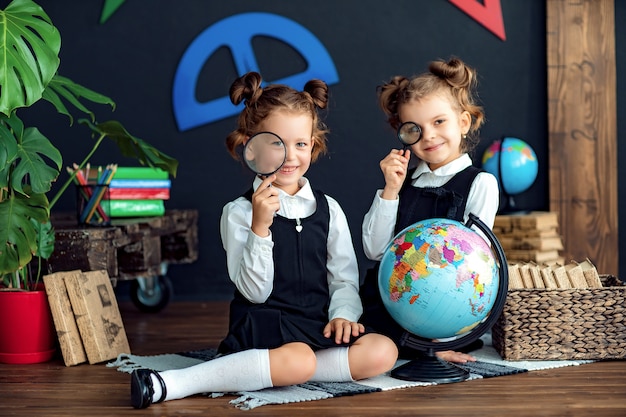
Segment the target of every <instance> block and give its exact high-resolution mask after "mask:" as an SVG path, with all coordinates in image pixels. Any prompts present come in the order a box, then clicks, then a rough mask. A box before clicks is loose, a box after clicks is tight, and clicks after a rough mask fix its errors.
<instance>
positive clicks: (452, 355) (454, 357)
mask: <svg viewBox="0 0 626 417" xmlns="http://www.w3.org/2000/svg"><path fill="white" fill-rule="evenodd" d="M435 354H436V355H437V357H438V358H439V359H443V360H444V361H448V362H455V363H466V362H476V358H475V357H473V356H472V355H468V354H467V353H461V352H455V351H453V350H444V351H441V352H436V353H435Z"/></svg>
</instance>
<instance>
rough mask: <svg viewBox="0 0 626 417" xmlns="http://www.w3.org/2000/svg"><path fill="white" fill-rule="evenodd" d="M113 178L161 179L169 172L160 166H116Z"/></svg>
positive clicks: (167, 175)
mask: <svg viewBox="0 0 626 417" xmlns="http://www.w3.org/2000/svg"><path fill="white" fill-rule="evenodd" d="M113 178H114V179H117V180H121V179H125V180H143V179H146V180H148V179H150V180H161V179H168V178H169V174H168V173H167V171H163V170H162V169H161V168H151V167H117V169H116V170H115V175H113Z"/></svg>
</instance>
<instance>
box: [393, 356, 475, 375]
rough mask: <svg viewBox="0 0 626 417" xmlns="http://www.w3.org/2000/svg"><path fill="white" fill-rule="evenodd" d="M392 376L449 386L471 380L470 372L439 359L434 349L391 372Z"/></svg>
mask: <svg viewBox="0 0 626 417" xmlns="http://www.w3.org/2000/svg"><path fill="white" fill-rule="evenodd" d="M391 376H392V377H394V378H397V379H402V380H405V381H423V382H435V383H437V384H449V383H452V382H462V381H465V380H466V379H467V378H469V372H468V371H466V370H464V369H461V368H459V367H458V366H455V365H452V364H451V363H449V362H446V361H444V360H443V359H439V358H438V357H437V355H436V354H435V350H434V349H428V350H427V351H426V352H421V354H420V356H419V357H418V358H416V359H413V360H411V361H409V362H407V363H405V364H404V365H401V366H398V367H397V368H395V369H394V370H392V371H391Z"/></svg>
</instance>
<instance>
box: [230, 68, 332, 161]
mask: <svg viewBox="0 0 626 417" xmlns="http://www.w3.org/2000/svg"><path fill="white" fill-rule="evenodd" d="M261 82H262V78H261V75H260V74H259V73H257V72H249V73H247V74H244V75H242V76H241V77H239V78H238V79H236V80H235V81H234V82H233V84H232V85H231V87H230V101H231V102H232V103H233V104H235V105H238V104H239V103H241V102H243V103H244V108H243V110H242V111H241V113H239V117H238V118H237V129H235V130H233V131H232V132H230V133H229V134H228V136H227V137H226V148H227V149H228V152H229V153H230V154H231V156H232V157H233V158H235V159H237V160H239V159H241V155H240V148H241V146H243V143H244V141H245V140H246V139H247V138H249V137H250V136H252V135H254V134H255V133H258V132H259V127H258V126H259V125H260V124H261V123H262V122H263V121H264V120H265V119H266V118H267V117H269V116H270V115H271V114H272V113H273V112H277V111H286V112H291V113H296V114H308V115H310V116H311V118H312V119H313V132H312V133H313V144H314V146H313V150H312V153H311V161H315V160H317V158H318V157H319V156H320V155H321V154H324V153H326V152H327V145H326V141H327V139H326V134H327V133H328V129H327V127H326V125H325V124H324V123H323V122H322V121H321V120H320V117H319V115H318V112H317V110H318V109H324V108H326V106H327V105H328V86H327V85H326V83H325V82H324V81H321V80H310V81H308V82H307V83H306V84H305V86H304V89H303V91H297V90H295V89H294V88H292V87H289V86H287V85H283V84H271V85H268V86H266V87H261Z"/></svg>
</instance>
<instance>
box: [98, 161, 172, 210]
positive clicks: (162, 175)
mask: <svg viewBox="0 0 626 417" xmlns="http://www.w3.org/2000/svg"><path fill="white" fill-rule="evenodd" d="M171 185H172V183H171V181H170V179H169V175H168V173H167V172H166V171H163V170H162V169H160V168H150V167H121V166H118V167H117V169H116V170H115V174H114V175H113V178H112V179H111V181H110V183H109V190H108V193H107V197H108V200H109V201H107V202H106V204H102V207H103V209H104V211H105V212H106V214H107V216H109V217H112V218H114V217H153V216H163V215H164V214H165V203H164V200H168V199H169V198H170V188H171Z"/></svg>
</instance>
